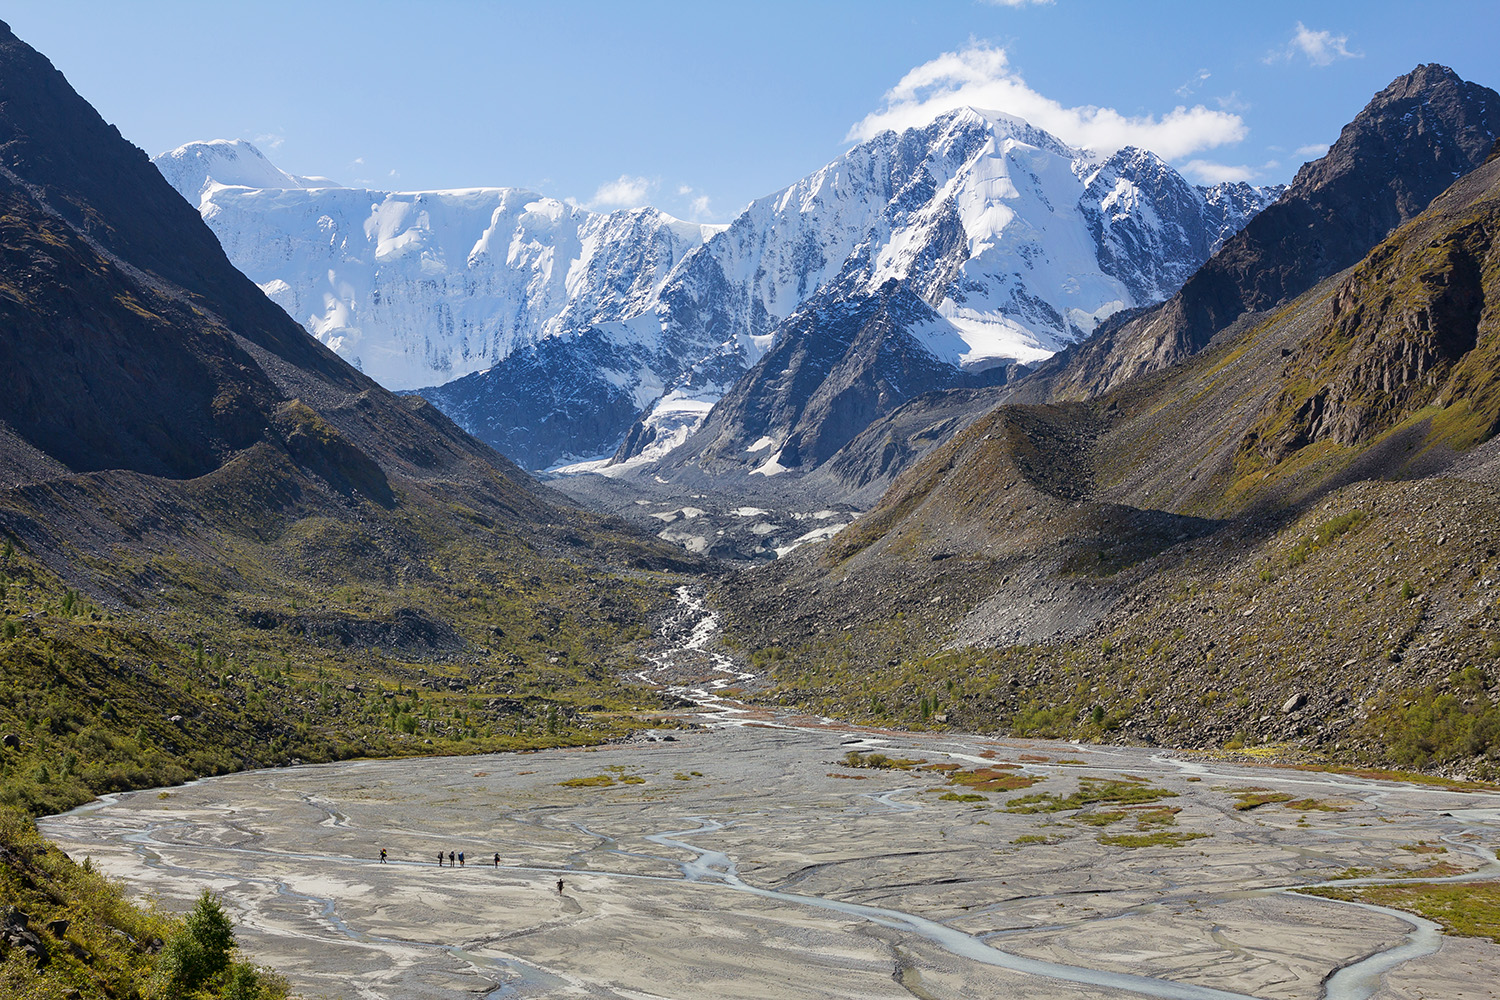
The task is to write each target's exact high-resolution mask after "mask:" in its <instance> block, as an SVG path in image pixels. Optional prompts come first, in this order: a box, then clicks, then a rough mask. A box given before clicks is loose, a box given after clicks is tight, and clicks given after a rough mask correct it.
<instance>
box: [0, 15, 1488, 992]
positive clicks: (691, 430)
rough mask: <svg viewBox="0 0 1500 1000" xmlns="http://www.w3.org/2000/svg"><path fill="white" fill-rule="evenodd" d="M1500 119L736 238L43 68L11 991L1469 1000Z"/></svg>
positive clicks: (1415, 117)
mask: <svg viewBox="0 0 1500 1000" xmlns="http://www.w3.org/2000/svg"><path fill="white" fill-rule="evenodd" d="M1497 115H1500V94H1496V93H1495V92H1494V91H1491V90H1489V89H1488V88H1486V87H1483V86H1481V85H1479V84H1476V83H1470V82H1467V81H1464V80H1463V79H1461V78H1460V77H1459V76H1458V75H1457V74H1456V73H1454V72H1453V71H1452V70H1450V69H1447V68H1446V67H1443V66H1439V65H1436V64H1428V65H1422V66H1418V67H1417V68H1416V69H1415V70H1413V71H1412V72H1411V73H1408V74H1404V75H1402V76H1401V77H1398V78H1397V79H1396V80H1394V81H1393V82H1392V83H1391V84H1390V85H1389V86H1387V87H1385V88H1383V89H1382V90H1381V91H1379V92H1378V93H1376V94H1375V96H1374V97H1373V98H1372V99H1371V101H1370V102H1369V104H1368V105H1367V106H1366V107H1365V108H1364V109H1363V110H1362V111H1360V112H1359V113H1358V114H1357V115H1356V116H1355V117H1354V118H1353V119H1352V121H1351V122H1350V123H1349V125H1347V126H1346V127H1345V128H1344V130H1343V132H1342V134H1341V136H1340V138H1339V140H1338V141H1337V142H1336V143H1334V144H1333V145H1332V146H1331V147H1328V151H1327V152H1326V154H1324V155H1322V156H1320V157H1319V158H1317V159H1315V160H1314V161H1312V162H1310V163H1307V164H1306V165H1304V166H1303V167H1302V168H1301V170H1299V171H1298V172H1297V174H1296V177H1295V179H1294V180H1293V182H1292V183H1291V184H1290V185H1288V186H1280V185H1276V186H1267V187H1256V186H1252V185H1251V184H1249V183H1246V182H1240V181H1225V182H1223V183H1219V184H1215V185H1211V186H1210V185H1195V184H1192V183H1190V182H1189V181H1188V180H1186V179H1185V178H1184V177H1183V176H1182V175H1181V174H1179V173H1178V171H1177V170H1176V169H1174V168H1173V167H1172V166H1171V165H1170V164H1169V163H1168V162H1167V161H1166V160H1164V159H1162V158H1161V157H1159V156H1157V155H1156V154H1155V153H1152V152H1149V151H1146V150H1143V149H1139V148H1136V147H1133V146H1123V147H1121V148H1119V149H1117V150H1114V151H1106V152H1097V151H1094V150H1090V149H1085V148H1082V147H1080V146H1075V145H1071V144H1069V143H1067V142H1064V141H1063V140H1062V139H1060V138H1058V137H1057V136H1055V135H1053V134H1051V133H1050V132H1048V131H1046V130H1044V129H1042V128H1039V127H1037V126H1035V125H1032V124H1029V123H1028V122H1026V121H1024V120H1022V119H1020V118H1017V117H1014V116H1012V115H1009V114H1006V113H1004V112H1003V111H998V110H978V109H975V108H973V107H967V106H966V107H960V108H957V109H955V110H946V111H942V112H941V113H937V114H935V115H933V116H930V120H929V121H927V122H926V123H925V124H921V125H918V126H915V127H910V128H903V129H899V130H887V131H883V132H880V133H879V134H878V135H875V136H874V137H873V138H864V139H861V140H858V141H857V142H856V144H854V145H853V146H851V147H850V148H849V149H848V150H847V151H846V152H845V153H844V154H843V155H841V156H839V157H838V158H836V159H835V160H833V161H832V162H830V163H828V164H827V165H826V166H824V167H823V168H821V169H819V170H817V171H814V172H812V173H810V174H808V175H807V176H806V177H804V178H802V179H801V180H799V181H797V182H795V183H793V184H791V185H789V186H787V187H785V188H783V189H782V190H780V191H777V192H776V193H774V194H772V195H769V196H766V197H764V198H759V199H757V200H755V201H753V202H752V203H751V204H749V205H748V206H747V207H746V208H745V209H744V210H743V211H741V212H740V213H738V214H737V215H735V216H734V217H733V219H732V220H731V221H730V222H729V223H728V224H725V225H717V224H707V223H698V222H684V221H682V220H679V219H675V218H673V217H671V216H669V215H667V214H665V213H663V212H661V211H659V210H657V209H654V208H644V207H643V208H622V209H618V210H614V211H602V210H594V209H591V208H588V207H586V206H582V205H580V204H578V203H576V202H573V201H567V200H560V199H556V198H551V197H548V196H545V195H542V194H539V193H536V192H532V191H528V190H523V189H520V188H470V189H454V190H441V191H414V192H394V191H379V190H373V189H366V188H363V187H359V188H351V187H342V186H340V185H339V184H337V183H336V182H335V181H333V180H331V179H329V178H326V177H309V176H300V175H294V174H292V173H288V172H286V171H283V170H281V169H280V168H279V167H277V166H275V165H274V164H273V163H272V162H271V161H270V160H269V159H268V158H267V157H265V156H264V155H262V153H261V152H260V151H259V150H258V149H257V148H256V147H255V146H254V145H252V144H250V143H248V142H245V141H242V140H238V141H228V140H215V141H207V142H194V143H189V144H187V145H184V146H180V147H178V148H176V149H174V150H171V151H170V152H167V153H164V154H161V155H159V156H157V157H155V158H149V157H148V156H147V155H146V154H145V153H143V152H142V151H141V150H139V149H137V148H136V147H135V146H133V145H132V144H131V143H130V142H128V141H127V140H126V139H125V138H124V137H122V135H121V134H120V132H119V131H118V130H117V129H116V128H115V127H114V126H112V125H110V124H108V123H107V122H106V121H105V120H104V119H103V118H102V117H101V116H100V115H99V113H98V112H96V111H95V110H94V108H93V107H91V106H90V105H89V104H88V103H87V101H86V100H85V99H84V98H83V97H82V96H80V95H79V94H78V93H76V92H75V91H74V90H73V88H72V86H71V85H70V84H69V83H68V81H67V80H66V79H65V78H64V76H63V74H62V73H60V72H58V70H57V69H55V68H54V67H53V66H52V64H51V63H50V62H48V60H47V59H46V58H45V57H44V56H42V55H41V54H40V53H38V52H37V51H35V50H34V49H32V48H31V47H30V46H28V45H27V44H26V43H25V42H23V41H21V40H20V39H19V38H17V37H16V36H15V35H14V34H13V33H12V32H11V31H10V29H9V27H7V26H5V25H4V24H0V338H3V342H4V344H5V348H6V361H7V364H6V365H4V366H3V367H0V690H3V691H4V694H5V697H4V698H3V699H0V861H3V864H0V1000H13V998H14V1000H19V998H22V997H26V998H41V1000H105V998H109V1000H142V998H145V1000H157V998H171V1000H189V998H208V1000H283V998H284V997H286V996H287V995H288V991H289V990H291V989H297V990H316V991H324V992H329V993H331V994H334V995H338V996H348V997H351V998H352V997H355V996H359V997H371V996H392V997H395V996H402V997H406V996H421V997H425V996H433V997H437V996H446V995H452V993H453V992H454V991H457V990H464V991H467V992H473V993H476V994H479V995H484V996H509V995H516V996H537V997H542V996H565V995H566V996H581V995H587V996H598V997H619V998H621V1000H624V998H631V1000H639V998H641V997H644V996H648V995H649V996H660V995H665V994H664V993H662V992H660V991H670V992H672V994H673V995H682V996H705V995H726V996H727V995H735V996H739V995H743V996H747V997H749V996H757V997H759V996H765V997H772V996H791V995H808V996H851V997H853V996H875V995H881V996H884V995H890V996H893V997H895V996H917V997H939V996H941V997H958V996H972V995H989V994H991V993H999V994H1004V995H1036V996H1078V997H1080V998H1100V1000H1103V998H1114V997H1127V996H1152V997H1161V998H1191V1000H1225V998H1239V1000H1244V998H1247V997H1250V996H1257V997H1272V996H1275V997H1285V998H1289V1000H1290V998H1302V997H1306V998H1309V1000H1310V998H1313V997H1319V998H1322V997H1325V996H1326V997H1330V998H1338V1000H1343V998H1359V1000H1368V998H1371V997H1377V996H1378V997H1394V996H1401V997H1407V996H1410V997H1416V996H1419V995H1423V994H1422V990H1423V989H1424V985H1423V984H1424V983H1425V984H1427V986H1429V987H1431V988H1432V989H1441V990H1444V991H1446V992H1445V993H1444V995H1448V996H1454V997H1467V996H1476V997H1477V996H1483V995H1486V994H1485V991H1486V990H1487V989H1488V988H1489V987H1487V986H1486V985H1485V981H1487V979H1492V978H1493V977H1492V975H1491V974H1492V972H1493V970H1495V969H1497V968H1500V958H1497V956H1500V951H1497V950H1496V944H1495V943H1497V942H1500V919H1495V917H1494V914H1493V912H1492V907H1493V900H1494V899H1496V898H1500V896H1496V892H1497V886H1500V882H1497V881H1496V872H1497V870H1500V869H1497V868H1496V865H1497V862H1496V856H1495V852H1494V849H1493V848H1494V838H1495V835H1496V823H1497V822H1500V810H1497V809H1496V803H1497V802H1500V798H1497V795H1500V791H1497V786H1496V785H1495V784H1493V782H1495V781H1496V780H1500V668H1497V664H1500V590H1497V588H1500V527H1497V525H1500V492H1497V486H1500V434H1497V432H1500V357H1497V352H1500V142H1497V138H1500V120H1497ZM851 141H853V140H851ZM289 162H290V161H289ZM528 470H542V471H535V472H533V471H528ZM1032 786H1040V788H1039V789H1037V790H1035V791H1033V790H1031V789H1032ZM100 796H103V797H104V798H102V799H101V798H99V797H100ZM1263 807H1266V808H1263ZM38 830H40V831H41V832H42V833H44V834H45V835H46V837H47V838H51V839H52V840H54V841H55V842H56V843H55V844H49V843H48V841H47V840H46V839H43V838H42V837H40V836H39V835H38ZM60 848H61V849H66V850H67V851H68V852H69V854H66V855H65V854H63V853H62V850H61V849H60ZM445 849H447V850H455V849H456V850H464V849H467V852H468V854H469V858H468V862H469V863H468V864H467V865H465V864H464V857H463V855H462V854H459V855H458V857H457V859H456V860H457V863H458V867H457V868H454V861H455V858H454V855H453V854H451V853H450V854H449V855H448V857H447V864H445V863H444V860H445V859H444V855H443V853H442V851H443V850H445ZM376 851H378V852H379V853H378V860H377V855H376ZM388 851H390V853H391V856H390V858H389V867H387V868H379V869H376V868H374V867H373V866H375V865H386V864H387V863H388V858H387V852H388ZM433 853H437V854H438V859H437V863H438V865H439V866H441V867H442V868H443V869H444V870H442V871H441V872H438V873H434V872H433V871H431V870H430V865H431V858H432V854H433ZM85 855H86V857H85ZM1429 855H1432V856H1433V857H1429ZM1439 855H1440V856H1439ZM80 858H82V859H83V860H82V861H81V862H79V863H75V860H77V859H80ZM491 858H492V860H493V863H492V864H491V863H490V859H491ZM476 861H479V862H482V863H483V867H481V866H480V865H479V864H476V863H475V862H476ZM486 868H488V869H492V872H491V871H486V870H485V869H486ZM435 874H436V878H434V875H435ZM114 879H124V880H125V881H124V883H123V885H125V886H128V887H129V888H130V890H131V896H127V894H126V891H125V889H124V888H122V883H118V882H115V881H113V880H114ZM554 879H555V880H556V888H555V891H554V890H553V888H552V887H553V882H554ZM1396 880H1399V881H1396ZM205 886H208V887H210V888H211V889H212V891H211V892H210V893H209V894H208V895H207V896H205V897H203V898H204V899H207V900H209V901H210V902H212V901H214V900H217V901H218V904H222V905H223V906H224V907H226V908H227V909H229V910H231V911H233V914H234V916H235V917H237V919H238V921H239V922H240V924H241V931H242V936H243V938H244V942H245V947H246V949H247V951H249V952H251V953H253V956H254V957H255V959H256V960H258V961H266V960H270V961H273V962H274V963H275V964H276V966H277V974H275V975H273V974H271V973H270V972H269V971H267V970H263V969H262V970H259V971H257V970H256V968H255V967H254V966H253V965H251V964H250V963H249V962H248V961H242V960H240V957H239V956H240V953H239V952H237V951H235V950H234V947H233V938H232V936H231V937H229V938H227V939H224V940H221V941H220V945H221V947H220V950H221V951H222V953H223V955H225V956H235V958H234V961H233V964H232V965H231V964H224V965H223V967H222V968H219V969H218V970H217V971H215V972H212V973H210V974H208V978H206V979H203V980H201V981H199V980H193V979H192V976H193V975H195V974H196V973H193V962H194V961H197V959H195V958H194V957H193V956H194V954H195V953H194V952H192V948H193V947H194V945H192V943H191V941H190V940H189V939H190V938H191V936H192V934H193V933H196V930H201V929H202V923H201V910H195V911H193V912H194V914H195V915H194V916H193V917H192V918H190V919H188V920H187V921H184V920H182V919H180V918H177V917H174V916H172V915H171V912H170V911H175V910H186V909H188V908H190V907H192V906H194V905H195V904H194V899H195V898H196V897H198V896H199V894H200V893H201V892H202V891H203V888H204V887H205ZM153 888H157V889H160V890H161V891H162V892H163V894H164V897H165V898H164V907H163V908H161V909H155V908H153V909H149V910H147V909H142V908H140V907H137V906H136V905H135V904H134V903H132V902H131V901H130V899H131V898H132V897H133V895H134V894H135V893H136V892H138V891H150V890H152V889H153ZM1301 890H1308V892H1307V893H1303V892H1302V891H1301ZM216 893H218V894H222V895H220V896H215V894H216ZM1455 899H1456V900H1457V902H1454V900H1455ZM218 904H216V905H218ZM203 905H206V904H203ZM1416 914H1420V916H1419V915H1416ZM226 919H227V918H226ZM227 927H228V923H226V924H225V928H226V929H225V931H224V933H225V934H227V933H228V931H227ZM1226 928H1227V929H1226ZM1318 928H1322V929H1324V930H1325V931H1327V933H1324V934H1322V936H1318V934H1316V933H1315V930H1316V929H1318ZM1328 928H1333V930H1328ZM195 929H196V930H195ZM221 937H222V935H221ZM1313 938H1316V941H1313V940H1312V939H1313ZM1162 941H1169V942H1171V943H1170V944H1169V945H1163V944H1160V943H1159V942H1162ZM1152 942H1158V943H1157V944H1153V943H1152ZM1245 942H1250V943H1245ZM185 956H186V957H185ZM1455 956H1457V958H1455ZM224 961H225V963H228V962H229V961H230V960H229V958H225V959H224ZM1455 962H1458V963H1468V964H1467V965H1463V964H1459V965H1455V964H1454V963H1455ZM351 969H353V970H356V971H354V972H351V971H350V970H351ZM1455 969H1457V970H1458V971H1454V970H1455ZM235 970H237V971H235ZM283 974H284V976H285V979H283V978H282V976H283ZM1471 980H1472V981H1471ZM1476 982H1477V983H1478V985H1477V986H1476V985H1475V983H1476ZM193 983H197V985H192V984H193ZM1434 983H1438V984H1440V985H1439V986H1433V984H1434ZM205 984H207V985H205ZM236 984H238V985H236ZM705 984H708V985H705ZM200 987H201V989H200ZM1382 991H1383V992H1382Z"/></svg>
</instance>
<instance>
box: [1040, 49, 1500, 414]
mask: <svg viewBox="0 0 1500 1000" xmlns="http://www.w3.org/2000/svg"><path fill="white" fill-rule="evenodd" d="M1497 134H1500V94H1496V93H1495V91H1493V90H1490V89H1489V88H1488V87H1482V86H1480V85H1478V84H1474V83H1468V82H1465V81H1464V80H1462V79H1460V78H1459V77H1458V75H1457V74H1455V73H1454V72H1453V71H1452V70H1451V69H1448V68H1447V67H1445V66H1439V65H1436V64H1429V65H1425V66H1418V67H1417V68H1416V69H1415V70H1413V71H1412V72H1410V73H1408V74H1406V75H1405V76H1402V77H1398V78H1397V79H1396V80H1394V81H1392V82H1391V84H1390V86H1388V87H1386V88H1385V89H1384V90H1382V91H1381V92H1380V93H1378V94H1376V95H1375V97H1374V98H1373V99H1371V101H1370V103H1369V104H1368V105H1367V106H1366V107H1365V108H1364V110H1363V111H1361V112H1360V113H1359V114H1358V115H1357V116H1356V117H1355V118H1354V120H1353V121H1352V122H1350V123H1349V124H1348V125H1346V126H1344V129H1343V131H1342V133H1341V134H1340V135H1339V139H1338V142H1336V143H1334V145H1333V147H1332V148H1331V149H1329V151H1328V153H1327V154H1326V155H1325V156H1323V157H1322V158H1321V159H1318V160H1315V161H1313V162H1311V163H1308V164H1306V165H1305V166H1303V167H1302V169H1301V170H1299V171H1298V172H1297V176H1296V178H1295V179H1294V180H1293V182H1292V185H1291V187H1290V188H1289V189H1288V190H1287V191H1286V193H1285V194H1283V195H1282V196H1281V198H1280V200H1279V201H1277V202H1276V204H1274V205H1272V206H1270V207H1269V208H1267V209H1266V210H1265V211H1264V212H1261V213H1260V214H1259V215H1257V216H1256V217H1255V218H1254V219H1253V220H1252V221H1250V222H1249V223H1247V224H1246V225H1245V227H1244V229H1243V230H1241V231H1240V232H1239V233H1238V234H1237V235H1235V236H1232V237H1230V238H1229V239H1227V240H1226V241H1225V242H1224V245H1223V246H1222V247H1221V248H1220V249H1219V251H1218V252H1217V253H1216V254H1214V256H1213V258H1212V259H1211V260H1209V261H1208V263H1206V264H1205V265H1204V266H1203V268H1202V269H1201V270H1199V271H1198V272H1197V273H1196V274H1194V275H1193V276H1192V277H1191V278H1190V279H1189V280H1187V281H1186V283H1185V284H1183V286H1182V288H1181V290H1180V291H1178V292H1177V293H1176V294H1175V295H1173V296H1172V297H1171V298H1170V299H1169V300H1167V301H1166V302H1165V303H1164V304H1162V305H1161V306H1160V307H1158V308H1156V309H1153V310H1150V311H1147V312H1145V313H1143V314H1139V315H1136V316H1133V317H1129V318H1125V317H1122V318H1121V319H1119V320H1117V321H1116V322H1114V323H1112V324H1107V325H1106V326H1105V327H1104V328H1103V329H1101V330H1100V332H1099V334H1098V336H1096V337H1095V338H1094V339H1093V340H1091V341H1090V342H1088V343H1087V344H1084V345H1081V346H1080V347H1078V348H1076V349H1074V350H1072V351H1069V352H1067V353H1066V354H1063V355H1059V356H1058V357H1056V358H1054V359H1053V360H1052V362H1051V363H1050V364H1049V365H1048V366H1046V368H1045V369H1044V379H1043V381H1045V382H1046V383H1048V384H1049V385H1050V387H1051V395H1052V396H1053V397H1054V398H1056V397H1063V398H1082V397H1085V396H1088V395H1093V394H1097V393H1099V392H1102V391H1104V390H1106V389H1109V388H1111V387H1113V386H1117V385H1120V384H1121V383H1123V382H1124V381H1125V380H1127V379H1129V378H1131V377H1133V376H1135V375H1138V374H1141V373H1143V372H1148V371H1155V370H1158V369H1160V368H1163V367H1165V366H1167V365H1170V364H1173V363H1175V362H1177V361H1179V360H1181V359H1182V358H1184V357H1187V356H1188V355H1190V354H1193V353H1195V352H1197V351H1199V350H1201V349H1202V348H1203V346H1204V345H1205V344H1207V343H1208V341H1209V339H1210V338H1211V337H1213V335H1214V334H1215V333H1217V332H1218V331H1220V330H1222V329H1224V328H1225V327H1227V326H1229V325H1230V324H1231V323H1233V322H1234V321H1235V320H1236V319H1238V318H1239V317H1240V316H1242V315H1244V314H1246V313H1254V312H1259V311H1262V310H1266V309H1269V308H1271V307H1273V306H1275V305H1276V304H1277V303H1279V302H1282V301H1285V300H1287V299H1290V298H1293V297H1295V296H1297V295H1300V294H1301V293H1302V292H1305V291H1307V289H1309V288H1311V287H1312V286H1313V285H1315V284H1317V282H1319V281H1321V280H1322V279H1324V278H1326V277H1328V276H1329V275H1331V274H1333V273H1335V272H1336V271H1340V270H1342V269H1344V268H1346V267H1348V266H1350V265H1351V264H1353V263H1355V262H1356V261H1358V260H1359V259H1360V258H1361V257H1363V256H1364V255H1365V254H1366V253H1368V252H1369V251H1370V249H1371V248H1372V247H1374V246H1375V244H1377V243H1379V242H1380V241H1381V240H1382V239H1384V238H1385V237H1386V235H1387V234H1389V233H1390V232H1391V231H1392V230H1393V229H1395V228H1396V227H1397V226H1399V225H1401V224H1402V223H1404V222H1406V221H1408V220H1410V219H1411V218H1413V217H1414V216H1416V215H1417V214H1418V213H1419V212H1421V211H1422V210H1423V209H1424V208H1426V207H1427V205H1428V204H1429V203H1430V202H1431V201H1432V199H1433V198H1435V197H1437V195H1438V194H1439V193H1440V192H1442V191H1443V190H1444V189H1446V188H1447V187H1448V186H1449V185H1450V184H1452V183H1453V181H1454V180H1455V179H1457V178H1458V177H1461V176H1463V175H1464V174H1466V173H1468V172H1469V171H1471V170H1473V169H1474V168H1475V167H1477V166H1479V164H1481V163H1483V162H1484V160H1485V157H1486V156H1487V155H1488V154H1489V152H1490V149H1491V148H1492V147H1493V146H1494V144H1495V139H1496V136H1497Z"/></svg>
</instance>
